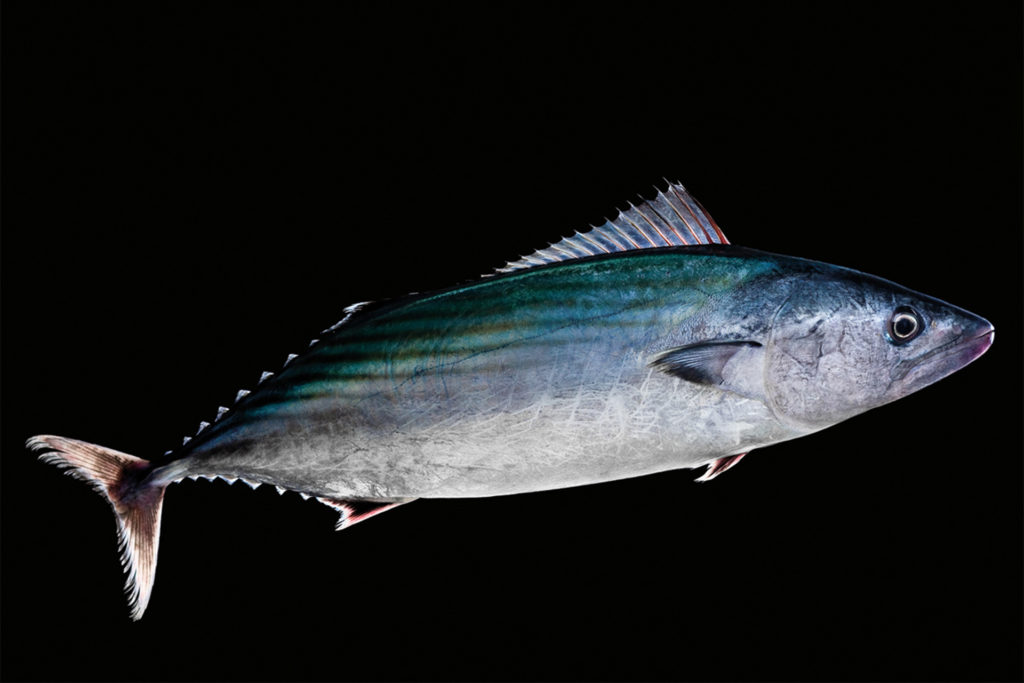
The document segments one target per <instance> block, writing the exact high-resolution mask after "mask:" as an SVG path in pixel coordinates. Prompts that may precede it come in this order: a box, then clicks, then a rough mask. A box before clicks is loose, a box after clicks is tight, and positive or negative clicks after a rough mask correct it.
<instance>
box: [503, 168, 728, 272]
mask: <svg viewBox="0 0 1024 683" xmlns="http://www.w3.org/2000/svg"><path fill="white" fill-rule="evenodd" d="M728 243H729V240H727V239H726V238H725V234H723V233H722V230H721V228H719V227H718V224H717V223H715V220H714V219H713V218H712V217H711V215H710V214H709V213H708V212H707V211H706V210H705V209H704V207H703V206H701V205H700V202H698V201H697V200H696V199H694V198H693V197H692V196H691V195H690V193H689V192H687V191H686V188H685V187H683V186H682V185H680V184H679V183H669V186H668V188H666V189H665V191H661V190H658V194H657V195H656V196H655V197H654V199H648V200H645V201H644V202H642V203H641V204H640V205H639V206H634V205H633V204H630V205H629V208H628V209H626V210H625V211H621V212H619V215H618V216H616V217H615V218H613V219H612V220H610V221H607V222H606V223H605V224H604V225H600V226H598V227H596V228H591V229H590V230H588V231H587V232H583V233H581V232H577V233H576V234H574V235H573V236H572V237H565V238H563V239H562V240H561V241H560V242H556V243H555V244H552V245H551V246H549V247H547V248H546V249H538V250H537V251H535V252H533V253H532V254H530V255H529V256H524V257H523V258H521V259H519V260H518V261H514V262H509V263H507V264H506V265H505V267H503V268H498V269H497V271H496V272H497V273H508V272H511V271H514V270H521V269H523V268H530V267H533V266H539V265H544V264H546V263H555V262H556V261H568V260H571V259H576V258H583V257H585V256H596V255H598V254H610V253H613V252H618V251H632V250H634V249H654V248H657V247H685V246H695V245H698V244H728Z"/></svg>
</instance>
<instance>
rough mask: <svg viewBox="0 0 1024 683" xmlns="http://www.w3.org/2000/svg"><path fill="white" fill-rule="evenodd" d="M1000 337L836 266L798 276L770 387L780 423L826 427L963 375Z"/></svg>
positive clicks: (770, 345)
mask: <svg viewBox="0 0 1024 683" xmlns="http://www.w3.org/2000/svg"><path fill="white" fill-rule="evenodd" d="M994 336H995V330H994V328H993V326H992V324H991V323H989V322H988V321H987V320H985V319H984V318H982V317H980V316H977V315H975V314H973V313H970V312H968V311H965V310H963V309H961V308H958V307H956V306H953V305H951V304H947V303H945V302H944V301H940V300H938V299H935V298H932V297H929V296H925V295H923V294H919V293H917V292H914V291H911V290H909V289H906V288H904V287H901V286H899V285H897V284H894V283H891V282H888V281H886V280H883V279H881V278H875V277H873V276H869V275H865V274H863V273H858V272H856V271H852V270H846V269H841V268H836V267H833V266H828V267H826V268H823V269H821V270H820V271H818V272H815V273H813V274H811V275H804V276H802V277H800V278H797V279H795V280H794V282H793V286H792V287H791V288H790V289H789V292H788V296H787V298H786V299H785V302H784V303H783V304H782V305H781V307H780V308H779V309H778V311H777V312H776V315H775V318H774V320H773V322H772V325H771V328H770V332H769V339H768V340H767V344H766V345H765V346H766V347H765V361H764V362H765V368H764V370H765V389H766V392H767V395H768V399H769V401H770V403H771V406H772V408H773V410H774V411H775V413H776V415H777V416H778V417H779V419H781V420H782V421H784V422H787V423H789V424H791V425H793V426H801V427H803V428H808V429H812V430H814V429H820V428H823V427H826V426H828V425H831V424H835V423H837V422H840V421H842V420H845V419H847V418H849V417H852V416H854V415H857V414H859V413H862V412H864V411H866V410H870V409H871V408H875V407H878V406H881V405H884V404H886V403H890V402H892V401H895V400H896V399H899V398H902V397H904V396H907V395H908V394H911V393H913V392H915V391H917V390H919V389H922V388H924V387H926V386H928V385H929V384H932V383H934V382H937V381H938V380H940V379H942V378H944V377H946V376H948V375H950V374H952V373H954V372H956V371H957V370H959V369H960V368H962V367H964V366H965V365H967V364H968V363H971V362H972V361H974V360H976V359H977V358H978V357H980V356H981V355H982V354H983V353H985V351H987V350H988V348H989V346H990V345H991V344H992V341H993V338H994Z"/></svg>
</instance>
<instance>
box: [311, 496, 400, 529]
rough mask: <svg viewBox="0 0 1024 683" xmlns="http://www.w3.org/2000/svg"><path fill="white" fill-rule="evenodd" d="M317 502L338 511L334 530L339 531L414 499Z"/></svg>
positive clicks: (321, 500) (339, 499)
mask: <svg viewBox="0 0 1024 683" xmlns="http://www.w3.org/2000/svg"><path fill="white" fill-rule="evenodd" d="M317 500H318V501H320V502H321V503H323V504H324V505H327V506H328V507H332V508H334V509H335V510H337V511H338V515H339V517H338V523H337V524H336V525H335V527H334V528H335V529H337V530H338V531H341V530H342V529H347V528H349V527H350V526H352V525H353V524H356V523H357V522H362V521H363V520H364V519H369V518H370V517H374V516H376V515H379V514H380V513H382V512H386V511H388V510H391V509H392V508H396V507H398V506H399V505H404V504H405V503H410V502H412V501H414V500H416V499H415V498H400V499H398V500H364V499H361V498H317Z"/></svg>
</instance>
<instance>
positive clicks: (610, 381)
mask: <svg viewBox="0 0 1024 683" xmlns="http://www.w3.org/2000/svg"><path fill="white" fill-rule="evenodd" d="M993 336H994V329H993V327H992V325H990V324H989V323H988V321H986V320H984V319H982V318H980V317H978V316H976V315H974V314H972V313H969V312H967V311H965V310H962V309H959V308H956V307H955V306H951V305H949V304H946V303H944V302H942V301H939V300H937V299H934V298H931V297H928V296H925V295H922V294H918V293H915V292H913V291H910V290H908V289H905V288H903V287H901V286H899V285H896V284H893V283H891V282H887V281H885V280H882V279H880V278H876V277H873V276H870V275H865V274H863V273H860V272H857V271H854V270H849V269H847V268H841V267H838V266H833V265H828V264H824V263H818V262H814V261H808V260H804V259H800V258H793V257H788V256H779V255H775V254H769V253H765V252H760V251H754V250H751V249H745V248H742V247H737V246H732V245H729V244H728V241H727V240H726V238H725V235H724V234H723V233H722V231H721V230H720V229H719V227H718V226H717V225H716V224H715V222H714V220H712V218H711V217H710V216H709V215H708V213H707V212H706V211H705V210H704V209H703V207H701V206H700V204H699V203H698V202H697V201H696V200H694V199H693V198H692V197H691V196H690V195H689V194H688V193H687V192H686V190H685V189H684V188H683V187H682V186H681V185H678V184H671V185H669V186H668V187H667V188H666V190H664V191H659V192H658V193H657V195H656V197H655V198H654V199H652V200H650V201H646V202H643V203H641V204H640V205H639V206H633V205H630V208H629V209H628V210H625V211H623V212H621V213H620V214H619V215H618V216H617V217H616V218H615V219H614V220H610V221H608V222H606V223H605V224H603V225H601V226H599V227H596V228H593V229H591V230H589V231H587V232H584V233H578V232H577V233H576V234H574V235H573V236H572V237H567V238H565V239H562V240H561V241H559V242H557V243H555V244H553V245H551V246H549V247H548V248H545V249H541V250H540V251H537V252H535V253H533V254H531V255H529V256H526V257H523V258H522V259H520V260H518V261H515V262H513V263H509V264H507V265H506V267H504V268H501V269H499V271H498V272H495V273H492V274H490V275H487V276H484V277H482V278H481V279H479V280H478V281H475V282H472V283H470V284H462V285H457V286H454V287H451V288H449V289H445V290H442V291H437V292H431V293H426V294H414V295H409V296H406V297H403V298H400V299H396V300H391V301H386V302H382V303H377V304H370V303H364V304H356V305H354V306H350V307H349V308H347V309H345V317H344V319H342V320H341V321H340V322H339V323H337V324H336V325H334V326H332V327H331V328H329V329H327V330H324V332H323V334H322V336H321V338H320V339H319V340H314V341H313V342H312V343H311V345H310V348H308V349H307V350H306V351H305V352H303V353H301V354H295V355H291V356H289V357H288V360H287V361H286V363H285V366H284V368H283V369H282V370H281V371H280V372H278V373H276V374H272V373H269V372H267V373H264V374H263V376H262V377H261V379H260V382H259V385H258V386H257V387H255V389H254V390H253V391H251V392H249V391H240V392H239V393H238V397H237V399H236V402H235V405H234V406H233V407H231V408H230V409H228V408H221V409H220V410H218V412H217V417H216V419H215V420H214V421H213V423H212V424H210V423H206V422H204V423H202V424H201V425H200V429H199V432H198V433H197V434H196V435H195V436H193V437H191V438H189V437H186V438H185V439H184V443H183V444H182V445H181V446H179V447H177V448H175V449H173V450H171V451H168V452H167V453H165V454H164V455H163V456H159V457H154V458H152V459H148V460H146V459H142V458H138V457H135V456H132V455H128V454H126V453H121V452H118V451H115V450H112V449H109V448H104V447H102V446H96V445H93V444H89V443H85V442H83V441H76V440H73V439H67V438H63V437H58V436H35V437H32V438H31V439H29V440H28V446H29V448H31V449H33V450H35V451H38V452H40V458H41V459H42V460H44V461H46V462H49V463H53V464H55V465H57V466H58V467H62V468H65V469H66V471H67V472H68V473H69V474H71V475H73V476H76V477H78V478H80V479H83V480H85V481H86V482H88V483H90V484H91V485H92V486H93V487H94V488H95V489H96V490H97V491H98V492H99V493H100V494H101V495H103V496H104V497H105V498H106V499H107V500H108V501H109V503H110V505H111V506H112V507H113V509H114V513H115V515H116V518H117V522H118V529H119V538H120V542H121V548H122V562H123V564H124V567H125V571H126V573H127V583H126V591H127V593H128V597H129V604H130V609H131V616H132V618H134V619H138V618H140V617H141V616H142V614H143V612H144V611H145V609H146V606H147V604H148V601H149V598H150V593H151V590H152V585H153V577H154V572H155V569H156V557H157V546H158V542H159V535H160V515H161V509H162V504H163V499H164V491H165V490H166V488H167V487H168V486H169V485H170V484H173V483H175V482H177V481H181V480H182V479H184V478H186V477H191V478H197V477H205V478H208V479H213V478H221V479H225V480H227V481H229V482H233V481H236V480H241V481H243V482H245V483H247V484H249V485H251V486H253V487H255V486H259V485H261V484H270V485H273V486H276V487H277V488H278V491H281V492H283V491H285V490H289V491H296V492H299V493H300V494H302V495H303V496H306V497H315V498H316V499H317V500H319V501H321V502H323V503H325V504H326V505H329V506H331V507H333V508H335V509H336V510H337V511H338V512H339V514H340V517H339V522H338V525H337V526H338V528H339V529H341V528H345V527H347V526H349V525H351V524H354V523H356V522H359V521H361V520H364V519H367V518H368V517H371V516H373V515H376V514H379V513H381V512H384V511H386V510H389V509H391V508H394V507H396V506H398V505H402V504H405V503H408V502H410V501H412V500H415V499H417V498H462V497H481V496H497V495H507V494H515V493H526V492H530V491H539V490H544V489H553V488H561V487H569V486H581V485H584V484H593V483H597V482H606V481H611V480H615V479H621V478H625V477H636V476H640V475H646V474H651V473H655V472H662V471H665V470H671V469H677V468H698V467H706V471H705V472H704V473H703V475H702V476H701V477H700V480H702V481H706V480H709V479H712V478H714V477H717V476H718V475H720V474H722V473H723V472H725V471H726V470H728V469H730V468H731V467H733V466H735V465H736V463H737V462H739V460H740V459H741V458H742V457H744V456H745V455H746V454H747V453H749V452H750V451H751V450H753V449H756V448H761V447H764V446H768V445H770V444H775V443H779V442H781V441H786V440H789V439H794V438H797V437H800V436H804V435H806V434H810V433H812V432H816V431H818V430H821V429H824V428H825V427H828V426H830V425H834V424H836V423H838V422H840V421H842V420H845V419H847V418H849V417H852V416H854V415H857V414H858V413H862V412H864V411H866V410H869V409H871V408H874V407H877V406H881V405H883V404H886V403H889V402H891V401H894V400H896V399H898V398H901V397H903V396H906V395H907V394H910V393H911V392H914V391H917V390H918V389H921V388H923V387H925V386H927V385H929V384H931V383H933V382H935V381H937V380H939V379H941V378H943V377H945V376H947V375H949V374H950V373H952V372H955V371H956V370H958V369H960V368H962V367H964V366H965V365H967V364H968V363H970V362H971V361H973V360H975V359H976V358H978V357H979V356H981V355H982V354H983V353H984V352H985V351H986V350H987V349H988V347H989V345H990V344H991V343H992V340H993Z"/></svg>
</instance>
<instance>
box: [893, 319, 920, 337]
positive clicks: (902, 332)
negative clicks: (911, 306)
mask: <svg viewBox="0 0 1024 683" xmlns="http://www.w3.org/2000/svg"><path fill="white" fill-rule="evenodd" d="M892 330H893V332H895V333H896V336H897V337H909V336H910V335H912V334H914V331H915V330H917V321H916V320H914V318H913V316H910V315H907V314H903V315H901V316H899V317H897V318H896V320H895V321H894V322H893V325H892Z"/></svg>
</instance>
